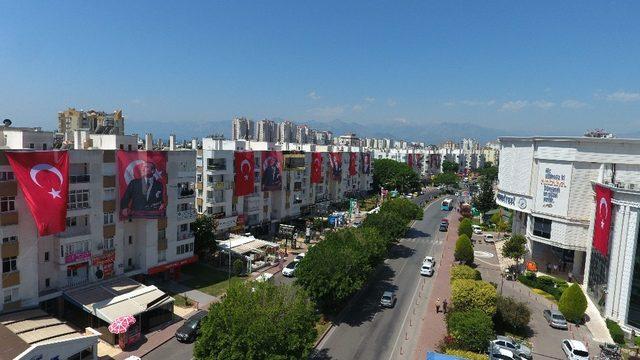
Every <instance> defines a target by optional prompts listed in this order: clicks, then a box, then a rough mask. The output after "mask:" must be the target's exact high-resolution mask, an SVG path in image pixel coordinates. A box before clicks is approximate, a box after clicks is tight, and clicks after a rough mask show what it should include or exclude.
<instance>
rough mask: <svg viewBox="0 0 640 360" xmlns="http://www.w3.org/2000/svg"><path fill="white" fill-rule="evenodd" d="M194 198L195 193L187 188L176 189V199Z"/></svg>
mask: <svg viewBox="0 0 640 360" xmlns="http://www.w3.org/2000/svg"><path fill="white" fill-rule="evenodd" d="M195 196H196V191H195V190H194V189H189V188H183V189H178V199H188V198H194V197H195Z"/></svg>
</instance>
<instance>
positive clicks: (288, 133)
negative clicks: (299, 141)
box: [278, 121, 295, 143]
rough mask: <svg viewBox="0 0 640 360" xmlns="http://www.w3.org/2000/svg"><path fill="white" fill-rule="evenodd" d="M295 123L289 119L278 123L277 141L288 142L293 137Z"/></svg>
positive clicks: (291, 140)
mask: <svg viewBox="0 0 640 360" xmlns="http://www.w3.org/2000/svg"><path fill="white" fill-rule="evenodd" d="M294 128H295V124H294V123H292V122H291V121H283V122H281V123H279V124H278V142H282V143H288V142H293V140H294V139H295V131H294Z"/></svg>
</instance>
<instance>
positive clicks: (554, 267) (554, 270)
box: [553, 264, 558, 274]
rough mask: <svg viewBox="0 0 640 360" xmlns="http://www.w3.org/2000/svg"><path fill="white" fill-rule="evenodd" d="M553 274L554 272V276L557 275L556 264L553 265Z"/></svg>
mask: <svg viewBox="0 0 640 360" xmlns="http://www.w3.org/2000/svg"><path fill="white" fill-rule="evenodd" d="M553 272H554V273H555V274H557V273H558V264H553Z"/></svg>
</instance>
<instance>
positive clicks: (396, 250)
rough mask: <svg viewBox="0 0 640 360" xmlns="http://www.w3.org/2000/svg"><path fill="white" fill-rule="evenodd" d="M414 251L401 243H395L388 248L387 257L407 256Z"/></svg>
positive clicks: (402, 257) (398, 257) (401, 257)
mask: <svg viewBox="0 0 640 360" xmlns="http://www.w3.org/2000/svg"><path fill="white" fill-rule="evenodd" d="M415 252H416V250H415V249H412V248H410V247H407V246H404V245H402V244H395V245H393V246H392V247H391V249H389V254H388V256H387V258H388V259H391V260H395V259H404V258H409V257H411V256H413V254H414V253H415Z"/></svg>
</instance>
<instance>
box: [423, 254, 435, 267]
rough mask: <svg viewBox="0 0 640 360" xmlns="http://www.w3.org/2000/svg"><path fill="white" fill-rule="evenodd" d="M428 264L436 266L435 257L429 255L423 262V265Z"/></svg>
mask: <svg viewBox="0 0 640 360" xmlns="http://www.w3.org/2000/svg"><path fill="white" fill-rule="evenodd" d="M427 262H429V263H431V264H432V265H435V264H436V259H434V258H433V256H429V255H427V256H425V257H424V259H423V260H422V263H423V264H424V263H427Z"/></svg>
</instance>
